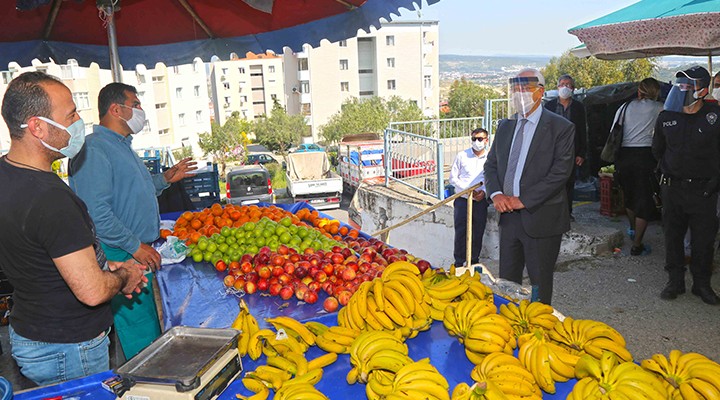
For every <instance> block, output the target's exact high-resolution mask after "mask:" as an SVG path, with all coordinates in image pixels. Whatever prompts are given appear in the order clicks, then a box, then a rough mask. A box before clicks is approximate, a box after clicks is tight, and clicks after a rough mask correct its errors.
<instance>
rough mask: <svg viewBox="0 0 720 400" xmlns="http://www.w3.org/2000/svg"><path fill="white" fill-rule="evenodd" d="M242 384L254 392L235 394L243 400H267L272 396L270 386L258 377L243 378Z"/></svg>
mask: <svg viewBox="0 0 720 400" xmlns="http://www.w3.org/2000/svg"><path fill="white" fill-rule="evenodd" d="M242 384H243V386H245V388H246V389H247V390H249V391H251V392H253V393H255V394H254V395H252V396H247V397H246V396H243V395H240V394H238V395H235V397H237V398H238V399H242V400H265V399H267V398H268V396H270V388H269V387H268V386H267V385H266V384H265V382H263V381H262V380H260V379H258V378H247V377H246V378H242Z"/></svg>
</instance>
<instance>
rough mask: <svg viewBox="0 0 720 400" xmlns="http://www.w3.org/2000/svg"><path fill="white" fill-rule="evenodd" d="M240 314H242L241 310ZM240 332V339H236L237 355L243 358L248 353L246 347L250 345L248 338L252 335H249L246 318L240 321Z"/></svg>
mask: <svg viewBox="0 0 720 400" xmlns="http://www.w3.org/2000/svg"><path fill="white" fill-rule="evenodd" d="M240 313H241V314H242V309H241V311H240ZM233 325H235V322H233ZM234 329H237V328H234ZM240 330H241V333H240V337H239V338H238V354H240V357H245V356H246V355H247V352H248V345H249V344H250V336H251V335H252V333H250V332H249V330H248V326H247V318H243V319H242V321H241V326H240Z"/></svg>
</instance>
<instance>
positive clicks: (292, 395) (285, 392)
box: [273, 383, 327, 400]
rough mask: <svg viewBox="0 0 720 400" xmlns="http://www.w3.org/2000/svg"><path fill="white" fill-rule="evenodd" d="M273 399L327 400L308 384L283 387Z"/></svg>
mask: <svg viewBox="0 0 720 400" xmlns="http://www.w3.org/2000/svg"><path fill="white" fill-rule="evenodd" d="M273 398H274V399H276V400H301V399H302V400H327V397H326V396H325V395H324V394H322V393H320V392H319V391H318V390H317V389H315V387H314V386H313V385H312V384H310V383H296V384H294V385H288V386H283V387H282V388H280V390H278V391H277V392H276V393H275V397H273Z"/></svg>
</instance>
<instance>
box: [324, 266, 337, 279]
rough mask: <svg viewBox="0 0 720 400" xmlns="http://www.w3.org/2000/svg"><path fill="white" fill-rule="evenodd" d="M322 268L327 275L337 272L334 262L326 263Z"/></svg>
mask: <svg viewBox="0 0 720 400" xmlns="http://www.w3.org/2000/svg"><path fill="white" fill-rule="evenodd" d="M322 270H323V272H324V273H325V275H326V276H330V275H332V274H333V272H335V266H334V265H332V264H325V265H323V267H322Z"/></svg>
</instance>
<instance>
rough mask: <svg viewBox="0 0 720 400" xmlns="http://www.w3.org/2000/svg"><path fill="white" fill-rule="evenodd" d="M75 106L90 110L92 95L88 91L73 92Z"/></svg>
mask: <svg viewBox="0 0 720 400" xmlns="http://www.w3.org/2000/svg"><path fill="white" fill-rule="evenodd" d="M72 97H73V101H74V102H75V107H77V109H78V110H89V109H90V96H88V92H77V93H73V94H72Z"/></svg>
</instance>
